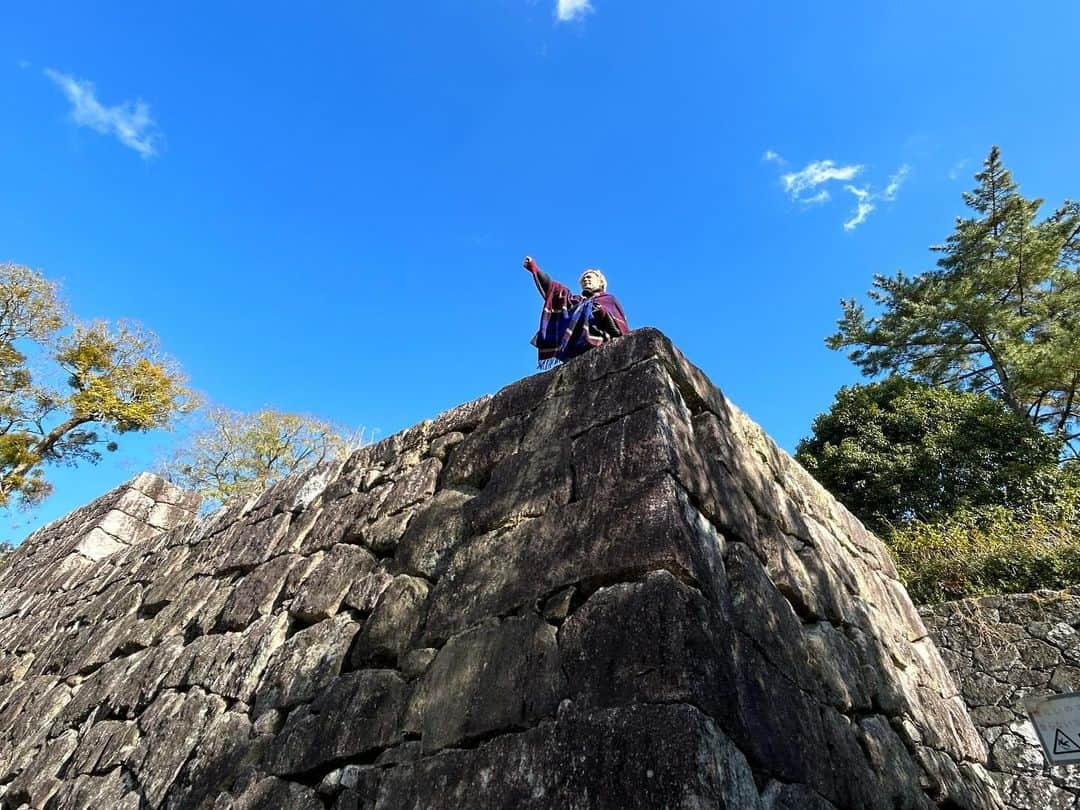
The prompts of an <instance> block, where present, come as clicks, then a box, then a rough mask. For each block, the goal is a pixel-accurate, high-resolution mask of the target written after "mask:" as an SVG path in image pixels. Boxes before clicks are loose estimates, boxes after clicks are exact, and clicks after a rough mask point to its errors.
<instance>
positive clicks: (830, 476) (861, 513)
mask: <svg viewBox="0 0 1080 810" xmlns="http://www.w3.org/2000/svg"><path fill="white" fill-rule="evenodd" d="M1059 449H1060V445H1059V443H1058V442H1057V441H1055V440H1054V439H1053V438H1051V437H1049V436H1047V435H1046V434H1045V433H1043V432H1042V431H1040V430H1039V429H1038V428H1036V427H1035V426H1034V425H1032V424H1031V423H1030V422H1029V421H1028V420H1027V419H1024V418H1023V417H1020V416H1017V415H1015V414H1014V413H1012V412H1011V411H1009V410H1008V409H1007V408H1005V407H1004V406H1003V405H1002V404H1001V403H1000V402H998V401H996V400H994V399H991V398H990V397H989V396H987V395H985V394H972V393H965V392H960V391H952V390H949V389H946V388H935V387H933V386H929V385H926V384H923V383H919V382H916V381H914V380H911V379H908V378H905V377H900V376H893V377H890V378H888V379H886V380H883V381H881V382H875V383H870V384H867V385H853V386H850V387H846V388H841V389H840V391H839V392H837V394H836V400H835V402H834V403H833V405H832V407H831V408H830V409H829V411H828V412H826V413H824V414H821V415H820V416H818V417H817V419H815V420H814V424H813V434H812V435H811V436H810V437H809V438H806V439H803V440H802V441H801V442H800V443H799V446H798V449H797V451H796V454H795V457H796V459H797V460H798V461H799V462H800V463H801V464H802V465H803V466H804V467H806V469H807V470H809V471H810V472H811V473H812V474H813V475H814V477H815V478H817V479H818V481H820V482H821V484H822V485H823V486H824V487H825V488H826V489H828V490H829V491H830V492H832V493H833V495H835V496H836V497H837V498H838V499H839V500H840V501H841V502H842V503H844V505H845V506H847V507H848V508H849V509H850V510H851V511H852V512H854V513H855V514H856V515H857V516H858V517H859V518H860V519H861V520H862V521H863V522H864V523H866V524H867V525H869V526H870V527H872V528H874V529H875V530H877V531H879V532H883V531H884V530H886V529H887V528H888V527H889V526H891V525H893V524H902V523H908V522H911V521H915V520H918V521H933V520H936V519H939V518H942V517H944V516H947V515H950V514H952V513H953V512H955V511H957V510H958V509H963V508H975V507H982V506H995V505H1005V506H1013V507H1021V506H1024V505H1026V504H1028V503H1031V502H1032V501H1040V500H1044V499H1047V498H1051V497H1054V495H1055V492H1056V489H1057V487H1058V485H1059V479H1060V474H1059V468H1058V456H1059Z"/></svg>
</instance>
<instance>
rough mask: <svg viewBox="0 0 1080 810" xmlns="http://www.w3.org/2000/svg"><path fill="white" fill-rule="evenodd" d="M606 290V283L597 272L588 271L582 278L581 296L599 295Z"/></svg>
mask: <svg viewBox="0 0 1080 810" xmlns="http://www.w3.org/2000/svg"><path fill="white" fill-rule="evenodd" d="M603 288H604V282H603V281H602V280H601V278H600V274H599V273H597V272H596V271H595V270H588V271H586V272H585V273H583V274H582V276H581V294H582V295H592V294H593V293H598V292H600V290H602V289H603Z"/></svg>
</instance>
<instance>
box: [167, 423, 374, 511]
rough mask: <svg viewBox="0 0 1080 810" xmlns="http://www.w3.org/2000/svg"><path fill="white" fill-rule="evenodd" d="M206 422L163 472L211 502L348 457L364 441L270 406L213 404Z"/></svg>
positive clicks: (245, 495) (252, 492)
mask: <svg viewBox="0 0 1080 810" xmlns="http://www.w3.org/2000/svg"><path fill="white" fill-rule="evenodd" d="M203 421H204V424H203V425H202V427H201V428H200V429H198V430H197V431H196V432H195V433H194V434H193V435H192V436H191V438H190V439H189V440H188V441H187V442H186V443H185V445H184V446H183V447H181V448H180V450H178V451H177V452H176V454H175V455H174V457H173V458H172V459H171V460H170V461H168V462H167V463H166V464H165V465H164V469H163V470H162V472H163V473H164V474H165V475H166V476H167V477H168V478H170V479H171V480H172V481H173V482H174V483H176V484H178V485H180V486H182V487H184V488H186V489H189V490H192V491H194V492H198V493H199V494H200V495H202V496H203V498H204V503H206V504H209V505H213V504H219V503H224V502H226V501H230V500H233V499H235V498H248V497H251V496H252V495H257V494H259V493H260V492H262V491H263V490H264V489H266V488H267V487H268V486H270V485H271V484H273V483H274V482H275V481H278V480H280V479H282V478H284V477H285V476H286V475H289V474H290V473H293V472H297V471H299V470H305V469H308V468H310V467H313V466H315V465H316V464H319V463H321V462H323V461H328V460H332V459H342V458H344V457H345V456H346V455H348V453H350V452H351V451H352V450H353V449H355V448H356V447H357V446H359V444H360V443H361V441H362V439H361V433H360V432H349V431H346V430H344V429H342V428H340V427H337V426H335V425H332V424H331V423H329V422H325V421H323V420H320V419H316V418H314V417H310V416H302V415H300V414H293V413H282V412H281V411H276V410H272V409H264V410H261V411H258V412H256V413H239V412H237V411H231V410H228V409H226V408H220V407H212V408H208V409H207V410H206V412H205V414H204V418H203Z"/></svg>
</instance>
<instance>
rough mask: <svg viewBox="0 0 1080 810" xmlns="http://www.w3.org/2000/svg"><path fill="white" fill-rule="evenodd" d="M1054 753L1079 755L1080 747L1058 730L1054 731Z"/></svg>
mask: <svg viewBox="0 0 1080 810" xmlns="http://www.w3.org/2000/svg"><path fill="white" fill-rule="evenodd" d="M1054 753H1055V754H1080V745H1077V744H1076V743H1075V742H1074V741H1073V738H1072V737H1070V736H1069V735H1068V734H1066V733H1065V732H1064V731H1062V730H1061V729H1060V728H1058V729H1054Z"/></svg>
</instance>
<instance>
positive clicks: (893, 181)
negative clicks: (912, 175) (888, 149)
mask: <svg viewBox="0 0 1080 810" xmlns="http://www.w3.org/2000/svg"><path fill="white" fill-rule="evenodd" d="M910 170H911V167H910V166H908V165H907V164H906V163H905V164H904V165H903V166H901V167H900V168H899V169H897V170H896V173H895V174H893V176H892V177H890V178H889V184H888V185H887V186H885V190H884V191H883V192H881V199H883V200H887V201H889V202H892V201H893V200H895V199H896V192H898V191H899V190H900V186H902V185H903V184H904V178H906V177H907V174H908V172H909V171H910Z"/></svg>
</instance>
